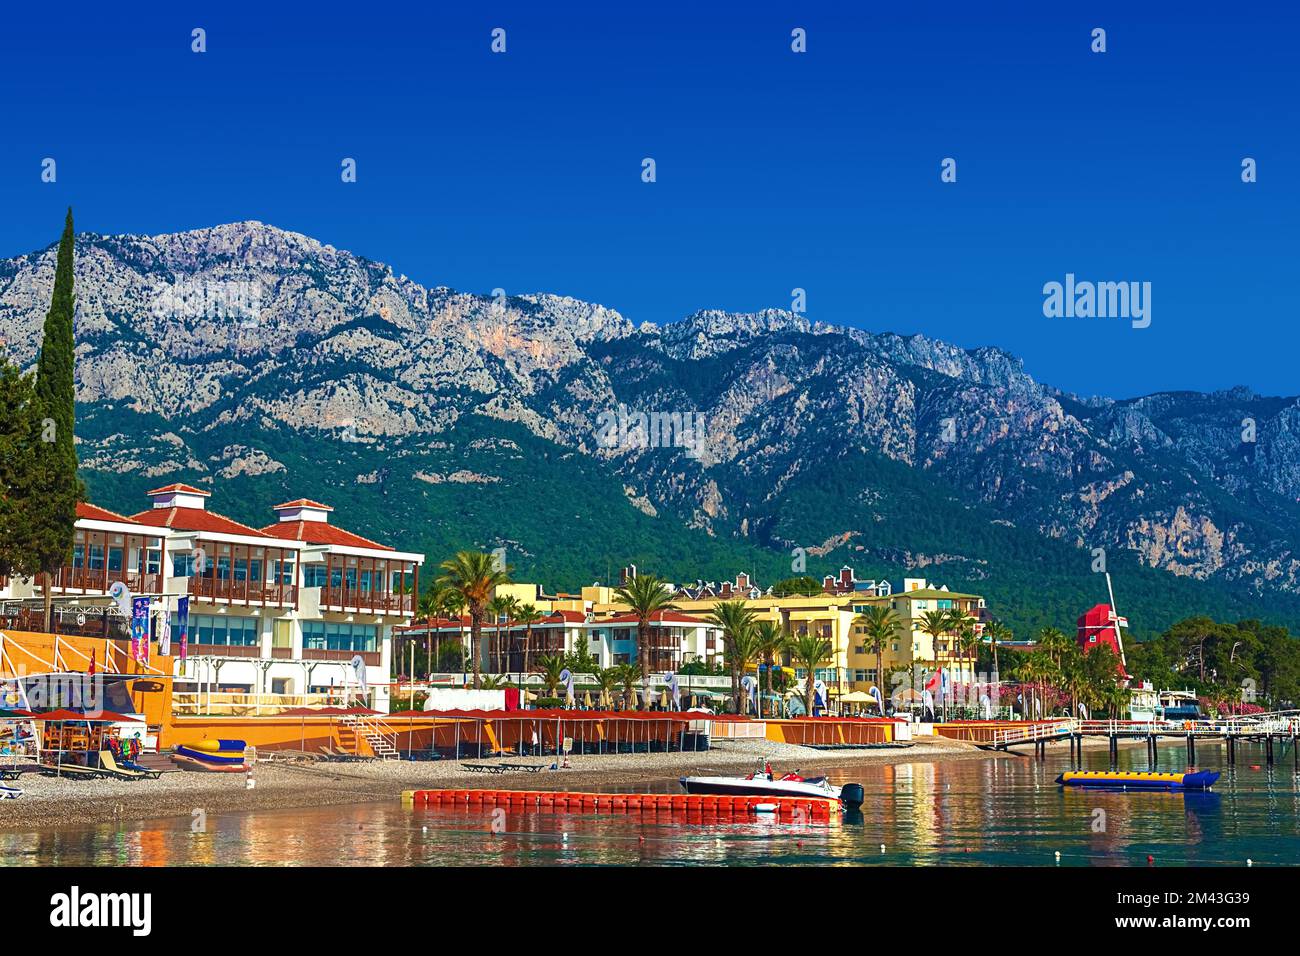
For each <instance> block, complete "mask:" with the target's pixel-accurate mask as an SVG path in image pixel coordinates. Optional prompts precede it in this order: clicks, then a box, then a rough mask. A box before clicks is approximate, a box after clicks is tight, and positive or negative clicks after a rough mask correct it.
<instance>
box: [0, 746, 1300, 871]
mask: <svg viewBox="0 0 1300 956" xmlns="http://www.w3.org/2000/svg"><path fill="white" fill-rule="evenodd" d="M1161 749H1162V753H1161V758H1160V767H1159V769H1162V770H1175V769H1177V770H1181V769H1185V768H1184V766H1183V752H1182V750H1181V749H1180V748H1176V747H1170V746H1167V747H1163V748H1161ZM1198 756H1199V757H1200V758H1201V760H1202V761H1203V762H1202V765H1201V766H1202V767H1204V768H1207V769H1217V770H1223V771H1224V776H1223V778H1222V779H1221V780H1220V781H1219V783H1218V784H1217V785H1216V787H1215V790H1214V791H1213V792H1211V793H1208V794H1164V793H1150V794H1143V793H1126V794H1120V793H1086V792H1079V791H1074V790H1062V789H1061V788H1060V787H1058V786H1057V785H1056V784H1055V783H1054V782H1053V781H1054V779H1055V777H1056V775H1057V774H1058V773H1060V772H1061V771H1062V770H1064V769H1066V765H1065V758H1064V756H1063V755H1062V756H1061V757H1059V758H1053V759H1049V760H1047V761H1046V762H1044V763H1037V762H1035V761H1034V760H1032V759H1029V758H1023V757H1006V758H1003V759H997V760H969V761H959V762H953V763H947V764H932V763H907V764H898V765H893V766H876V767H868V768H858V769H853V770H839V771H834V772H832V773H831V779H832V780H835V781H836V782H845V781H851V780H855V781H857V782H859V783H861V784H862V785H863V786H864V787H865V788H866V793H867V801H866V805H865V806H864V808H863V813H862V814H861V816H860V817H852V818H845V819H844V820H843V821H842V822H839V821H837V822H836V823H834V824H832V825H826V824H820V825H805V826H793V825H790V824H783V823H778V822H753V823H741V824H733V823H711V824H698V823H697V824H688V823H686V822H685V821H681V822H675V823H668V822H664V821H662V820H654V821H643V820H641V819H640V818H638V817H627V816H579V815H563V814H561V815H556V814H540V813H527V814H523V813H519V814H507V815H506V817H505V820H504V832H500V833H493V832H491V825H490V819H489V817H488V816H487V815H486V814H484V812H482V811H479V810H476V811H473V812H470V811H468V810H466V811H450V810H443V809H438V808H427V809H426V808H420V809H414V810H412V809H406V808H404V807H402V805H401V804H400V802H398V801H394V802H392V803H380V804H374V803H371V804H364V805H347V806H333V807H323V808H320V809H308V810H302V809H298V810H276V811H257V812H250V813H231V814H221V815H214V816H211V817H208V819H207V821H206V831H205V832H200V833H194V832H192V828H191V820H190V819H188V818H168V819H161V820H153V821H146V822H132V823H126V824H101V825H87V826H77V827H66V828H61V829H57V830H48V831H45V832H41V833H8V834H0V862H3V863H4V864H6V865H23V864H33V865H35V864H40V865H46V866H48V865H60V864H62V865H95V866H112V865H123V866H138V865H167V866H177V865H205V864H221V865H248V866H278V865H284V864H312V865H335V864H348V865H379V866H446V865H461V866H539V865H554V864H557V863H569V864H591V865H601V864H632V865H651V866H661V865H662V866H694V865H719V864H726V865H745V864H785V865H789V864H867V865H905V864H914V863H921V864H949V865H952V864H956V865H963V866H990V865H996V866H1016V865H1052V864H1054V863H1055V862H1056V860H1055V857H1054V854H1055V853H1056V852H1058V851H1059V852H1060V854H1061V859H1060V865H1063V866H1135V865H1136V866H1145V865H1147V857H1148V856H1151V857H1154V858H1155V863H1156V865H1158V866H1172V865H1180V864H1192V865H1205V866H1240V865H1244V864H1245V862H1246V860H1247V858H1250V859H1252V860H1253V861H1254V863H1255V864H1256V865H1267V866H1277V865H1294V864H1296V863H1298V862H1300V793H1297V778H1296V777H1295V776H1294V775H1293V773H1292V761H1291V754H1290V753H1287V754H1285V759H1283V760H1281V761H1280V762H1279V763H1278V765H1277V766H1276V767H1274V768H1273V769H1272V770H1271V771H1270V770H1269V769H1268V768H1267V767H1265V766H1263V764H1264V757H1263V751H1262V748H1252V747H1248V746H1242V748H1241V750H1240V751H1239V753H1238V764H1237V768H1236V770H1235V771H1233V772H1229V771H1228V770H1227V767H1226V766H1224V765H1223V764H1222V760H1223V751H1222V750H1221V749H1220V748H1217V747H1207V746H1202V747H1201V748H1200V750H1199V753H1198ZM1120 759H1121V765H1122V766H1123V767H1125V768H1127V769H1138V770H1145V769H1147V768H1146V766H1145V762H1146V755H1145V752H1144V751H1143V750H1141V749H1136V750H1132V751H1126V752H1124V753H1121V755H1120ZM1087 761H1088V767H1089V768H1090V769H1104V765H1105V761H1106V755H1105V752H1104V751H1102V752H1098V753H1095V754H1090V755H1088V758H1087ZM1252 764H1255V765H1259V766H1260V769H1258V770H1252V769H1250V765H1252ZM814 769H815V768H814V767H813V766H811V765H810V766H809V767H807V768H805V772H810V771H812V770H814ZM646 789H650V790H657V791H660V792H671V791H674V790H676V789H677V785H676V782H675V780H673V779H665V780H663V781H661V782H660V783H659V784H658V785H656V786H654V787H651V788H646ZM882 844H883V850H882Z"/></svg>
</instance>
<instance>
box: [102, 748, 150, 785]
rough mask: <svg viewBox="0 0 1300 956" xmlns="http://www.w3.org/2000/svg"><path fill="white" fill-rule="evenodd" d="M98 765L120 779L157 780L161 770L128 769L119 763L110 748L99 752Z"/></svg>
mask: <svg viewBox="0 0 1300 956" xmlns="http://www.w3.org/2000/svg"><path fill="white" fill-rule="evenodd" d="M99 766H100V767H101V768H102V769H103V770H105V771H107V772H108V773H110V774H112V775H113V776H114V777H118V778H119V779H122V780H157V779H158V776H159V774H161V773H162V771H161V770H130V769H128V768H126V767H123V766H122V765H121V764H119V763H118V762H117V760H116V758H114V756H113V752H112V751H111V750H101V751H100V752H99Z"/></svg>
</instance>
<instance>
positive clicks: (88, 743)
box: [31, 708, 143, 771]
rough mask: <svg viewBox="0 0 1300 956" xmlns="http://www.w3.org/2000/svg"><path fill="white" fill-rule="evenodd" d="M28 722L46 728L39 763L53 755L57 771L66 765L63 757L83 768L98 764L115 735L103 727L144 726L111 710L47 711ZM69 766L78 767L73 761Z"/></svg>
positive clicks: (136, 718) (132, 718)
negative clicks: (77, 760)
mask: <svg viewBox="0 0 1300 956" xmlns="http://www.w3.org/2000/svg"><path fill="white" fill-rule="evenodd" d="M31 719H32V720H37V721H40V722H41V723H43V724H44V725H45V732H44V734H43V735H42V736H43V739H42V741H41V755H42V758H43V759H42V762H43V763H44V762H45V761H46V760H48V756H47V755H49V754H53V755H54V756H55V762H54V764H52V766H55V767H58V768H59V769H60V771H61V770H62V767H63V764H64V763H65V761H64V759H63V755H64V754H73V755H75V756H76V757H80V758H82V759H84V761H85V763H84V765H83V766H86V767H91V766H94V765H95V764H98V763H99V752H100V751H101V750H103V749H104V748H105V747H106V746H107V744H106V740H107V738H108V737H110V736H113V734H114V733H115V731H114V729H113V728H111V727H106V726H104V725H105V724H122V723H143V720H141V718H139V717H129V716H127V715H126V714H118V713H115V712H113V711H111V710H98V711H92V712H91V713H89V714H87V713H83V712H81V711H76V710H68V709H67V708H61V709H59V710H47V711H45V712H44V713H39V714H35V715H33V716H32V718H31ZM83 725H84V729H83ZM92 760H93V763H92ZM71 763H73V764H74V765H78V764H76V761H75V760H73V761H71Z"/></svg>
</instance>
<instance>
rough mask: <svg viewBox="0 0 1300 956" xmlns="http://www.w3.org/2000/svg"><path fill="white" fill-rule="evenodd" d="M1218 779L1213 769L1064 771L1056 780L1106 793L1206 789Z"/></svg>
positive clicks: (1062, 784) (1068, 785) (1065, 784)
mask: <svg viewBox="0 0 1300 956" xmlns="http://www.w3.org/2000/svg"><path fill="white" fill-rule="evenodd" d="M1218 779H1219V773H1218V771H1217V770H1188V771H1186V772H1181V773H1156V772H1148V771H1139V770H1067V771H1066V772H1065V773H1063V774H1061V775H1060V776H1059V777H1057V778H1056V782H1057V783H1059V784H1060V785H1061V786H1063V787H1095V788H1099V789H1106V790H1209V789H1210V787H1212V786H1214V782H1215V781H1216V780H1218Z"/></svg>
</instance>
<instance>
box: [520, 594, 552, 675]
mask: <svg viewBox="0 0 1300 956" xmlns="http://www.w3.org/2000/svg"><path fill="white" fill-rule="evenodd" d="M545 619H546V615H545V614H543V613H542V612H541V611H539V610H537V608H536V607H535V606H533V605H532V604H519V605H517V606H516V607H515V623H516V624H522V625H523V626H524V673H525V674H527V673H529V672H530V670H531V668H530V666H529V665H530V664H531V663H532V661H531V657H532V652H533V625H534V624H536V623H537V622H538V621H543V620H545ZM561 633H562V632H561Z"/></svg>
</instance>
